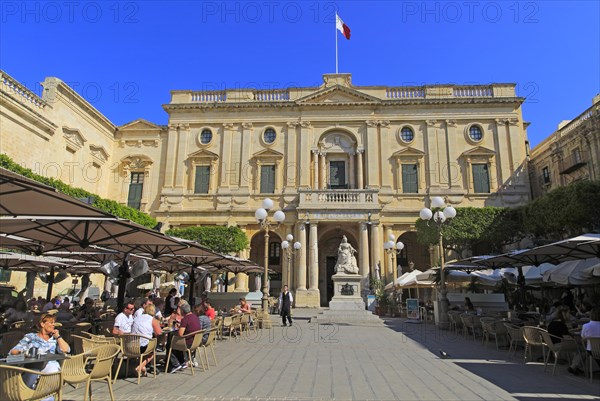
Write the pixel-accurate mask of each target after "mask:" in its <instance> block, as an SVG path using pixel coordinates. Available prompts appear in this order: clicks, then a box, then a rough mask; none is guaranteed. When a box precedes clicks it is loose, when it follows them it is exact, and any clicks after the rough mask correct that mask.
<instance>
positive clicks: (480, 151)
mask: <svg viewBox="0 0 600 401" xmlns="http://www.w3.org/2000/svg"><path fill="white" fill-rule="evenodd" d="M495 155H496V152H494V151H493V150H491V149H488V148H484V147H483V146H477V147H475V148H473V149H469V150H467V151H464V152H463V153H462V154H461V156H462V157H471V156H488V157H489V156H495Z"/></svg>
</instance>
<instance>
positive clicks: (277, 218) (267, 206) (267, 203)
mask: <svg viewBox="0 0 600 401" xmlns="http://www.w3.org/2000/svg"><path fill="white" fill-rule="evenodd" d="M271 209H273V201H272V200H271V199H269V198H265V199H264V200H263V201H262V207H260V208H258V209H256V212H254V217H256V221H257V222H258V224H259V225H260V229H261V230H263V231H264V232H265V259H264V265H265V271H264V276H263V296H262V308H263V312H265V313H266V312H268V310H269V295H268V291H269V287H268V282H267V280H268V278H269V231H270V230H273V229H276V228H277V227H279V225H280V224H281V223H282V222H283V221H284V220H285V213H283V212H282V211H281V210H278V211H276V212H275V213H273V220H274V222H272V221H271V220H270V219H269V211H270V210H271Z"/></svg>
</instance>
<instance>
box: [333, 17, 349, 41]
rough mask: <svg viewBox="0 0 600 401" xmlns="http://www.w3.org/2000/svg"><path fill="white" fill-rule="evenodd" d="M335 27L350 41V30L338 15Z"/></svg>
mask: <svg viewBox="0 0 600 401" xmlns="http://www.w3.org/2000/svg"><path fill="white" fill-rule="evenodd" d="M335 27H336V28H337V30H338V31H340V32H341V33H342V35H344V36H345V37H346V39H348V40H350V28H348V25H346V24H344V21H342V19H341V18H340V16H339V15H337V13H335Z"/></svg>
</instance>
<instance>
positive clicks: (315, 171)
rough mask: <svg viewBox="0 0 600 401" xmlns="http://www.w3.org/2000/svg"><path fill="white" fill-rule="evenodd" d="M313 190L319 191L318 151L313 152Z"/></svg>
mask: <svg viewBox="0 0 600 401" xmlns="http://www.w3.org/2000/svg"><path fill="white" fill-rule="evenodd" d="M312 155H313V190H317V189H319V151H318V150H313V151H312Z"/></svg>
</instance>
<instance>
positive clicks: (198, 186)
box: [194, 166, 210, 194]
mask: <svg viewBox="0 0 600 401" xmlns="http://www.w3.org/2000/svg"><path fill="white" fill-rule="evenodd" d="M209 183H210V166H196V180H195V181H194V193H195V194H207V193H208V188H209Z"/></svg>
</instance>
